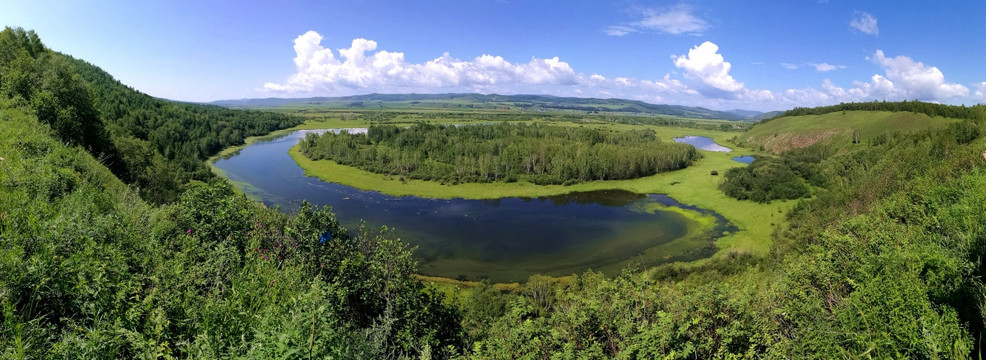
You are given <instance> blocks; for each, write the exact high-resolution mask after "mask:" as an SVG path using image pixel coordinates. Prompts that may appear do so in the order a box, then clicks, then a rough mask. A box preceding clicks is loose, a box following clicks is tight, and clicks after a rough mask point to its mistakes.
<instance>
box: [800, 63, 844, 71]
mask: <svg viewBox="0 0 986 360" xmlns="http://www.w3.org/2000/svg"><path fill="white" fill-rule="evenodd" d="M808 65H811V66H813V67H815V71H818V72H826V71H832V70H839V69H845V68H846V66H845V65H832V64H829V63H819V64H816V63H809V64H808Z"/></svg>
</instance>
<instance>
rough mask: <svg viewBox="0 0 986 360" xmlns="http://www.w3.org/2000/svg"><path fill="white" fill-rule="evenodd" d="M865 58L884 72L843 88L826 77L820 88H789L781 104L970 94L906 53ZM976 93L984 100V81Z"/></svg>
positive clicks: (938, 99)
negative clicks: (891, 56) (904, 54)
mask: <svg viewBox="0 0 986 360" xmlns="http://www.w3.org/2000/svg"><path fill="white" fill-rule="evenodd" d="M867 60H870V61H872V62H873V63H875V64H877V65H879V66H880V67H882V68H883V70H884V74H882V75H881V74H874V75H873V76H871V77H870V79H869V81H854V82H853V86H852V87H850V88H848V89H845V88H842V87H839V86H836V85H835V84H833V83H832V81H831V80H829V79H825V80H824V81H823V82H822V86H821V89H813V88H807V89H789V90H786V91H784V92H783V93H782V97H781V99H779V100H780V102H781V103H786V104H790V106H816V105H828V104H834V103H839V102H849V101H872V100H892V101H896V100H911V99H917V100H923V101H934V102H943V101H944V100H947V99H951V98H955V97H964V96H968V95H969V89H968V88H966V87H965V86H962V85H959V84H954V83H948V82H945V76H944V75H943V74H942V72H941V71H940V70H938V68H936V67H934V66H928V65H925V64H924V63H922V62H918V61H914V60H912V59H911V58H909V57H906V56H897V57H893V58H890V57H887V56H886V55H885V54H884V53H883V51H880V50H877V51H876V52H875V53H874V55H873V56H872V57H867ZM975 96H976V97H977V98H979V99H981V100H982V101H986V82H983V83H981V84H979V88H978V89H977V90H976V92H975Z"/></svg>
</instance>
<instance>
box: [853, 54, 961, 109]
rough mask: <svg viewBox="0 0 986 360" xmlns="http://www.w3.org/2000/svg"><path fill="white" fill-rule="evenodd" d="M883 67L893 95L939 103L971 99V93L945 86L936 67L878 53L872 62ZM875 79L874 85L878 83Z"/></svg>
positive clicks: (942, 76)
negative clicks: (968, 97) (949, 100)
mask: <svg viewBox="0 0 986 360" xmlns="http://www.w3.org/2000/svg"><path fill="white" fill-rule="evenodd" d="M869 60H871V61H873V63H875V64H877V65H880V66H881V67H883V69H884V71H885V73H886V80H887V81H889V82H892V87H893V93H894V94H895V95H900V96H902V97H903V98H906V99H918V100H930V101H938V100H944V99H948V98H952V97H957V96H967V95H969V89H968V88H966V87H965V86H962V85H960V84H955V83H946V82H945V75H944V74H942V72H941V70H938V68H937V67H934V66H928V65H925V64H924V63H922V62H920V61H914V60H911V58H909V57H906V56H903V55H901V56H896V57H892V58H890V57H886V56H885V55H884V54H883V51H882V50H877V51H876V53H875V54H874V55H873V57H871V58H869ZM876 76H879V75H874V81H876Z"/></svg>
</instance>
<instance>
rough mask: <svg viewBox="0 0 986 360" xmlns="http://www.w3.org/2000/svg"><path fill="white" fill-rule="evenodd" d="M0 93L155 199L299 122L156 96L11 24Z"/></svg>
mask: <svg viewBox="0 0 986 360" xmlns="http://www.w3.org/2000/svg"><path fill="white" fill-rule="evenodd" d="M0 97H3V98H8V99H12V100H13V101H14V103H15V104H24V105H28V106H30V107H31V109H32V110H33V112H34V113H35V114H36V115H37V117H38V118H39V119H40V120H41V121H42V122H44V123H47V124H49V125H50V126H51V127H52V128H53V129H54V130H55V131H56V133H57V134H58V136H59V137H60V138H61V139H62V140H64V141H66V142H68V143H69V144H72V145H79V146H82V147H84V148H87V149H90V150H91V151H92V152H93V154H95V155H96V156H97V158H99V159H100V160H101V161H103V162H104V163H105V164H106V165H107V167H109V168H110V169H111V170H112V171H113V173H114V174H116V175H117V176H118V177H119V178H120V179H121V180H123V181H125V182H127V183H129V184H134V185H136V186H137V187H138V188H139V189H140V192H141V195H142V196H144V198H146V199H149V200H151V201H153V202H155V203H165V202H170V201H173V200H175V199H177V197H178V195H179V194H180V191H181V187H182V186H183V184H185V183H187V182H188V181H189V180H199V181H210V180H214V175H213V174H212V173H211V172H210V171H209V169H208V167H207V166H205V164H204V162H203V160H205V159H206V158H208V157H209V156H211V155H214V154H215V153H217V152H219V151H220V150H222V149H224V148H226V147H229V146H233V145H238V144H242V143H243V140H244V139H245V138H246V137H248V136H254V135H261V134H266V133H268V132H270V131H273V130H276V129H281V128H285V127H291V126H294V125H297V124H299V123H300V122H301V121H300V119H296V118H291V117H288V116H286V115H282V114H275V113H269V112H258V111H244V110H230V109H225V108H221V107H218V106H202V105H193V104H182V103H177V102H172V101H165V100H161V99H155V98H153V97H150V96H148V95H146V94H142V93H140V92H137V91H135V90H133V89H131V88H128V87H126V86H124V85H122V84H120V82H118V81H116V80H114V79H113V77H112V76H110V75H109V74H107V73H106V72H104V71H102V70H101V69H99V68H98V67H96V66H93V65H91V64H89V63H86V62H85V61H82V60H78V59H74V58H72V57H70V56H67V55H63V54H60V53H56V52H54V51H51V50H49V49H47V48H46V47H45V46H44V44H42V43H41V40H40V39H38V37H37V35H36V34H35V33H34V32H31V31H24V30H21V29H10V28H7V29H5V30H4V31H3V32H0Z"/></svg>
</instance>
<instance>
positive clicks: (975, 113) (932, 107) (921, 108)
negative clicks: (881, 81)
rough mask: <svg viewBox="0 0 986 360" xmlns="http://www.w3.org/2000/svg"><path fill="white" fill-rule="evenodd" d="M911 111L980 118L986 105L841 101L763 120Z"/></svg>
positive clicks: (800, 108)
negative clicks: (845, 113) (834, 114)
mask: <svg viewBox="0 0 986 360" xmlns="http://www.w3.org/2000/svg"><path fill="white" fill-rule="evenodd" d="M854 110H862V111H894V112H899V111H909V112H913V113H918V114H925V115H928V116H930V117H937V116H942V117H949V118H956V119H979V118H982V117H983V116H986V106H983V105H975V106H965V105H959V106H956V105H945V104H935V103H929V102H923V101H918V100H912V101H906V100H905V101H894V102H888V101H886V100H884V101H869V102H850V103H840V104H838V105H830V106H819V107H813V108H808V107H796V108H794V109H791V110H787V111H785V112H783V113H781V114H780V115H777V116H775V117H772V118H770V119H765V120H763V122H767V121H771V120H773V119H776V118H779V117H784V116H802V115H823V114H828V113H833V112H839V111H854Z"/></svg>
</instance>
